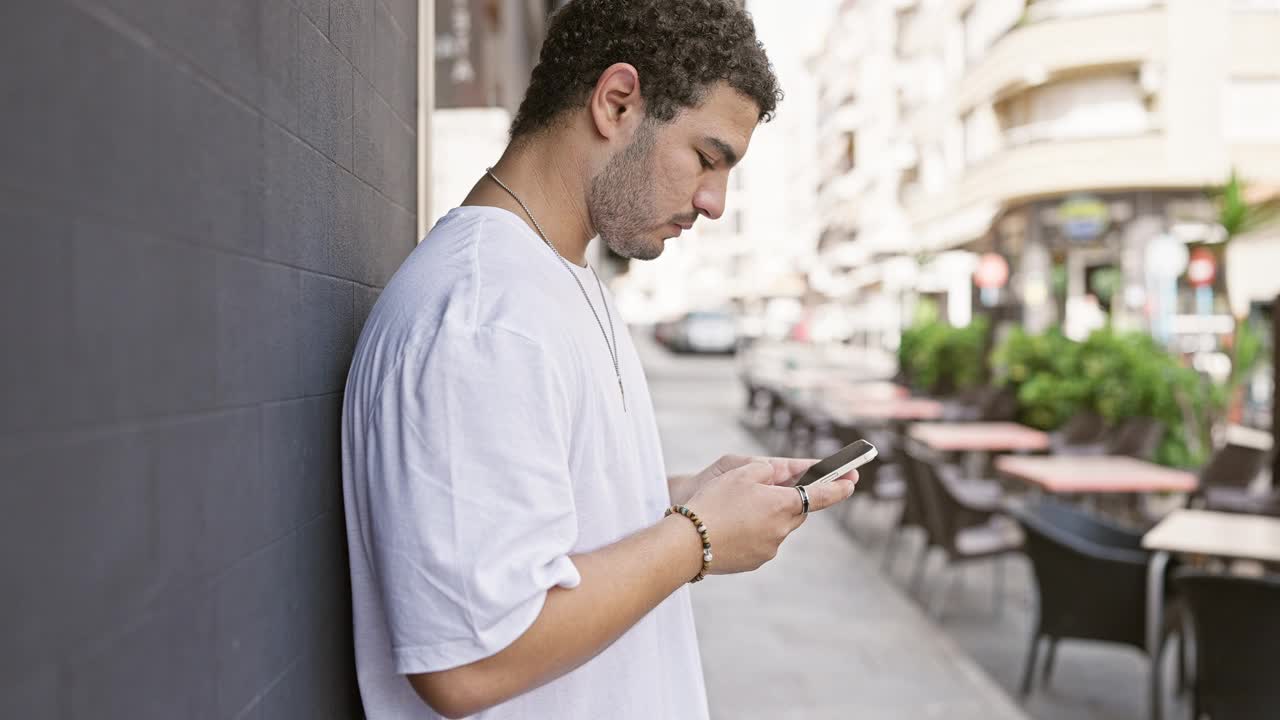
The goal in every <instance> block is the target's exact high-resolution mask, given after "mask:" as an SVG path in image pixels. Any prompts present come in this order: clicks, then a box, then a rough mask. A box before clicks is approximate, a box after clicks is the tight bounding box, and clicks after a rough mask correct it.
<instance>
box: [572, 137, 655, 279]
mask: <svg viewBox="0 0 1280 720" xmlns="http://www.w3.org/2000/svg"><path fill="white" fill-rule="evenodd" d="M656 136H657V129H656V128H655V127H654V126H653V124H652V123H651V122H650V121H648V120H646V121H644V122H643V123H641V124H640V128H639V130H637V131H636V137H635V139H634V140H632V141H631V144H630V145H628V146H627V147H626V149H625V150H623V151H622V152H620V153H618V154H616V155H614V156H613V157H612V158H610V159H609V163H608V164H607V165H605V168H604V170H602V171H600V174H598V175H596V176H595V177H594V178H592V180H591V192H590V194H589V195H588V197H587V214H588V215H589V216H590V219H591V224H592V226H593V227H595V229H596V232H598V233H599V234H600V239H601V240H603V241H604V243H605V244H606V245H608V246H609V249H610V250H612V251H614V252H615V253H617V254H618V255H621V256H622V257H625V258H633V259H636V260H652V259H654V258H656V257H658V256H659V255H661V254H662V248H663V243H662V238H660V237H657V235H656V234H653V230H654V228H653V224H654V221H653V219H654V217H656V215H657V198H656V196H657V192H656V187H655V185H656V184H655V182H654V177H653V148H654V145H655V139H656Z"/></svg>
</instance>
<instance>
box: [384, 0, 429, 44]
mask: <svg viewBox="0 0 1280 720" xmlns="http://www.w3.org/2000/svg"><path fill="white" fill-rule="evenodd" d="M374 2H375V4H377V5H381V6H382V9H383V11H385V12H386V13H387V17H389V18H391V25H392V27H394V28H395V29H396V30H399V31H400V34H401V35H403V36H404V39H405V40H406V41H407V40H408V39H409V31H408V30H407V29H406V28H403V27H400V18H398V17H396V14H395V13H393V12H391V6H390V5H388V4H386V3H385V2H383V0H374ZM418 11H419V12H421V11H422V7H421V3H419V7H418ZM416 30H417V28H415V31H416ZM374 42H377V41H376V40H375V41H374Z"/></svg>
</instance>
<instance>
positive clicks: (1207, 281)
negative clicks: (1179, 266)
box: [1187, 248, 1218, 287]
mask: <svg viewBox="0 0 1280 720" xmlns="http://www.w3.org/2000/svg"><path fill="white" fill-rule="evenodd" d="M1217 276H1218V263H1217V261H1216V260H1214V259H1213V252H1212V251H1210V250H1209V249H1208V248H1196V249H1195V250H1192V251H1191V260H1190V262H1188V263H1187V280H1190V281H1191V284H1192V285H1194V286H1195V287H1205V286H1208V285H1212V284H1213V279H1214V278H1215V277H1217Z"/></svg>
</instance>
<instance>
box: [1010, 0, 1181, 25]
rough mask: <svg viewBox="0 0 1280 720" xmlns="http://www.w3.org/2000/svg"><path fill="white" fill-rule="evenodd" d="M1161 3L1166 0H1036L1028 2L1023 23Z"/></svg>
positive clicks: (1130, 10)
mask: <svg viewBox="0 0 1280 720" xmlns="http://www.w3.org/2000/svg"><path fill="white" fill-rule="evenodd" d="M1161 5H1164V0H1035V1H1034V2H1030V3H1028V4H1027V11H1026V14H1025V15H1024V16H1023V22H1022V24H1027V23H1036V22H1044V21H1046V20H1065V19H1068V18H1076V17H1087V16H1090V15H1104V14H1110V13H1122V12H1136V11H1139V10H1146V9H1148V8H1153V7H1157V6H1161Z"/></svg>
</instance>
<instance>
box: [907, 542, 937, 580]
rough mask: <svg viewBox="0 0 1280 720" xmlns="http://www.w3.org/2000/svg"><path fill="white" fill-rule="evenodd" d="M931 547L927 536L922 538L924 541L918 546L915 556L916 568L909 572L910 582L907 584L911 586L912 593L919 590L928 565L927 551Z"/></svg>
mask: <svg viewBox="0 0 1280 720" xmlns="http://www.w3.org/2000/svg"><path fill="white" fill-rule="evenodd" d="M932 549H933V548H931V547H929V538H927V537H926V538H924V542H923V544H921V546H920V555H919V557H917V558H916V568H915V570H914V571H913V572H912V573H911V584H910V585H909V586H908V587H910V588H911V592H912V594H915V593H918V592H920V586H921V584H922V583H923V582H924V571H925V568H926V567H927V566H928V565H929V551H930V550H932Z"/></svg>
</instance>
